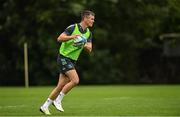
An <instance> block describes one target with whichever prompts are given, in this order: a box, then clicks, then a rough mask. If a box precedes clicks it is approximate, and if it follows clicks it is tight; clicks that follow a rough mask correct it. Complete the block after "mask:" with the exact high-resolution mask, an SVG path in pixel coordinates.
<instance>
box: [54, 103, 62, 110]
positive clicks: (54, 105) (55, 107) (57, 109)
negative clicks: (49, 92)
mask: <svg viewBox="0 0 180 117" xmlns="http://www.w3.org/2000/svg"><path fill="white" fill-rule="evenodd" d="M52 105H53V106H54V107H55V108H56V106H55V105H54V103H52ZM56 109H57V108H56ZM57 110H58V109H57ZM58 111H60V112H64V111H61V110H58Z"/></svg>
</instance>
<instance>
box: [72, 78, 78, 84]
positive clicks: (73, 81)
mask: <svg viewBox="0 0 180 117" xmlns="http://www.w3.org/2000/svg"><path fill="white" fill-rule="evenodd" d="M71 82H72V83H73V84H74V85H78V84H79V79H74V80H72V81H71Z"/></svg>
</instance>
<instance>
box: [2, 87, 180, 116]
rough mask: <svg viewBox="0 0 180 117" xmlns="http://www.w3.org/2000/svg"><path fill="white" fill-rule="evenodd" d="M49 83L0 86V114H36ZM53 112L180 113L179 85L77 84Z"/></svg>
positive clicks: (87, 113)
mask: <svg viewBox="0 0 180 117" xmlns="http://www.w3.org/2000/svg"><path fill="white" fill-rule="evenodd" d="M52 89H53V87H31V88H29V89H26V88H22V87H0V92H1V93H0V116H14V115H16V116H40V115H42V114H41V113H40V112H39V107H40V106H41V104H42V103H44V101H45V100H46V98H47V96H48V95H49V93H50V91H51V90H52ZM63 107H64V109H65V112H63V113H61V112H58V111H56V109H55V108H54V107H53V106H50V111H51V113H52V114H53V115H54V116H83V115H84V116H85V115H86V116H121V115H122V116H180V85H174V86H173V85H154V86H153V85H152V86H148V85H137V86H133V85H132V86H121V85H120V86H78V87H76V88H74V89H73V90H72V91H71V92H70V93H69V94H68V95H67V96H65V98H64V100H63Z"/></svg>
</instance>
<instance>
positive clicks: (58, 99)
mask: <svg viewBox="0 0 180 117" xmlns="http://www.w3.org/2000/svg"><path fill="white" fill-rule="evenodd" d="M64 96H65V94H64V93H63V92H60V94H59V95H58V97H57V98H56V101H60V102H61V101H62V99H63V97H64Z"/></svg>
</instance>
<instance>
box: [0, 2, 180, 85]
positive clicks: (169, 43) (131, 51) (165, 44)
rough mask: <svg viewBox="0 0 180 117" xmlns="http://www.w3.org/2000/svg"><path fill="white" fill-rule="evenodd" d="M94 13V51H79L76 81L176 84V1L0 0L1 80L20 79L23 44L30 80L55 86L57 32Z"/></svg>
mask: <svg viewBox="0 0 180 117" xmlns="http://www.w3.org/2000/svg"><path fill="white" fill-rule="evenodd" d="M85 9H89V10H92V11H94V12H95V14H96V19H95V25H94V27H93V28H92V29H91V30H92V32H93V35H94V38H93V44H94V45H93V52H92V53H91V54H90V55H88V54H86V53H85V52H83V54H81V56H80V59H79V61H78V62H77V70H78V72H79V75H80V79H81V80H80V81H81V82H80V83H81V84H144V83H145V84H178V83H180V72H179V70H180V57H179V55H180V52H179V51H180V48H179V47H180V46H179V37H177V36H175V37H173V36H170V37H166V36H165V37H164V38H161V39H160V38H159V37H160V36H161V35H163V34H172V33H173V34H177V33H179V30H180V1H179V0H104V1H98V0H1V1H0V85H1V86H4V85H6V86H7V85H23V84H24V53H23V52H24V50H23V46H24V43H25V42H27V43H28V52H29V78H30V81H29V82H30V85H55V84H56V82H57V80H58V70H57V64H56V57H57V54H58V49H59V45H60V43H58V42H57V41H56V39H57V37H58V36H59V34H60V33H62V32H63V31H64V29H65V28H66V27H67V26H69V25H70V24H73V23H78V22H80V12H81V11H82V10H85Z"/></svg>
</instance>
